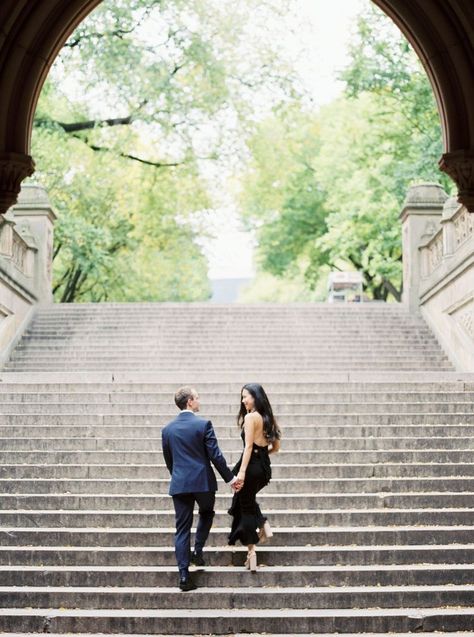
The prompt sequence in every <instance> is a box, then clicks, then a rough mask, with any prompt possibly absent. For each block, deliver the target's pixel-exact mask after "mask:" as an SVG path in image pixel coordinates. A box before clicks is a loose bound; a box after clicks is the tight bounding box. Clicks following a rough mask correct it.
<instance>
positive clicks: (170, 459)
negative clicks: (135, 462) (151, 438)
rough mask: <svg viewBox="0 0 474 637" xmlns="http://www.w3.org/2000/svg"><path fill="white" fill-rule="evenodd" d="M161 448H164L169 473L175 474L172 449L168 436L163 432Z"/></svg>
mask: <svg viewBox="0 0 474 637" xmlns="http://www.w3.org/2000/svg"><path fill="white" fill-rule="evenodd" d="M161 446H162V448H163V456H164V458H165V462H166V466H167V467H168V471H169V472H170V473H172V472H173V457H172V455H171V451H170V447H169V444H168V438H167V436H165V433H164V432H163V431H162V432H161Z"/></svg>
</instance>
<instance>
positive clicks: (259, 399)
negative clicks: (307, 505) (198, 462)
mask: <svg viewBox="0 0 474 637" xmlns="http://www.w3.org/2000/svg"><path fill="white" fill-rule="evenodd" d="M237 423H238V426H239V428H240V429H241V437H242V440H243V443H244V450H243V453H242V456H241V457H240V460H239V461H238V463H237V464H236V465H235V467H234V469H233V472H234V474H235V475H236V476H237V478H238V480H239V481H240V482H241V483H242V485H243V486H242V487H241V489H240V491H237V492H236V493H235V494H234V497H233V499H232V506H231V508H230V509H229V514H230V515H232V516H233V518H234V519H233V522H232V528H231V531H230V535H229V544H235V543H236V542H237V540H240V542H242V544H246V545H247V547H248V554H247V560H246V562H245V566H246V567H247V568H248V569H250V570H251V571H254V572H255V571H256V570H257V554H256V551H255V545H256V544H257V543H258V542H259V540H262V541H265V540H266V539H267V538H269V537H271V536H272V535H273V534H272V532H271V529H270V525H269V523H268V521H267V519H266V517H264V516H263V515H262V512H261V511H260V507H259V506H258V504H257V501H256V499H255V497H256V494H257V493H258V492H259V491H260V490H261V489H263V487H264V486H265V485H267V484H268V483H269V481H270V478H271V477H272V470H271V465H270V457H269V455H270V454H271V453H276V452H277V451H278V450H279V449H280V438H281V432H280V428H279V426H278V424H277V422H276V420H275V417H274V416H273V411H272V408H271V405H270V402H269V400H268V397H267V395H266V393H265V390H264V389H263V387H262V386H261V385H259V384H258V383H248V384H247V385H244V386H243V387H242V391H241V405H240V411H239V415H238V417H237Z"/></svg>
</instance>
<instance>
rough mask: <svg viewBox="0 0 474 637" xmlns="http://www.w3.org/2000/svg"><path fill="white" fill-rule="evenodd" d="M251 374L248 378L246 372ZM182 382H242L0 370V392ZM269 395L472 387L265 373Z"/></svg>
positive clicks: (468, 385)
mask: <svg viewBox="0 0 474 637" xmlns="http://www.w3.org/2000/svg"><path fill="white" fill-rule="evenodd" d="M250 377H252V376H250ZM183 381H186V382H187V383H190V384H191V385H195V386H196V387H197V388H198V389H199V391H200V392H201V393H202V392H204V393H212V394H220V393H222V392H225V393H229V392H230V393H233V394H234V396H237V397H239V395H240V390H241V388H242V385H243V380H242V378H241V376H240V374H237V375H236V374H234V373H226V374H220V375H215V374H214V375H211V374H209V375H208V374H204V373H197V374H195V375H193V376H190V377H185V378H183V375H181V374H175V373H171V372H164V373H163V372H156V371H155V372H136V371H130V372H110V371H109V372H106V371H98V372H87V373H86V372H77V371H76V372H74V371H73V372H68V373H63V372H55V371H48V372H44V373H35V372H30V373H26V372H0V391H1V392H2V393H3V392H5V393H11V392H15V391H17V392H20V393H21V392H24V391H27V392H30V393H31V392H41V391H43V392H53V391H54V392H59V393H63V392H64V393H73V392H74V393H75V392H86V393H91V392H94V393H95V392H98V393H102V392H104V391H108V392H116V393H119V392H127V391H128V392H135V391H137V392H139V393H142V392H156V393H160V392H166V393H167V394H168V396H169V400H170V401H171V400H172V398H173V395H174V392H175V391H176V388H177V387H179V383H182V382H183ZM259 381H260V382H261V383H262V384H263V385H264V386H265V389H266V390H267V392H268V393H269V394H270V395H271V394H272V393H273V392H280V393H282V392H284V393H285V394H286V395H291V394H292V393H293V392H295V393H301V392H303V393H308V392H314V393H318V394H321V393H330V394H335V393H337V392H339V391H340V392H342V393H343V394H345V393H357V392H367V391H375V392H380V391H386V392H394V391H395V392H416V393H419V392H420V391H421V392H443V393H444V392H448V393H450V392H456V391H474V373H468V372H462V373H461V372H453V371H441V372H430V371H424V372H413V371H411V372H402V373H400V372H381V371H377V372H376V373H373V372H355V371H352V372H335V373H331V374H329V373H321V372H319V373H317V374H311V375H310V374H306V373H304V374H289V373H286V374H284V375H283V374H280V375H275V374H273V373H271V372H270V373H269V372H268V371H267V372H265V373H264V374H262V375H261V376H260V377H259Z"/></svg>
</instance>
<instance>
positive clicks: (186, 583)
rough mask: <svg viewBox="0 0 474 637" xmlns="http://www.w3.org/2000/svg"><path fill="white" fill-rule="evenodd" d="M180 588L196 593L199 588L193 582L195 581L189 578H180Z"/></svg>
mask: <svg viewBox="0 0 474 637" xmlns="http://www.w3.org/2000/svg"><path fill="white" fill-rule="evenodd" d="M179 587H180V589H181V590H182V591H194V590H196V588H197V586H196V584H195V583H194V582H193V580H192V579H191V578H190V577H189V575H188V577H180V578H179Z"/></svg>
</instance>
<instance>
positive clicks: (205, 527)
mask: <svg viewBox="0 0 474 637" xmlns="http://www.w3.org/2000/svg"><path fill="white" fill-rule="evenodd" d="M215 500H216V494H215V492H214V491H206V492H204V493H179V494H177V495H174V496H173V503H174V510H175V515H176V534H175V536H174V537H175V540H174V547H175V553H176V561H177V563H178V568H179V572H180V574H181V575H186V574H187V572H188V568H189V556H190V552H191V527H192V524H193V512H194V504H195V503H196V502H197V504H198V506H199V520H198V525H197V529H196V539H195V543H194V549H195V551H196V552H199V551H202V549H203V547H204V544H205V543H206V540H207V538H208V536H209V531H210V530H211V526H212V520H213V519H214V503H215Z"/></svg>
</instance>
